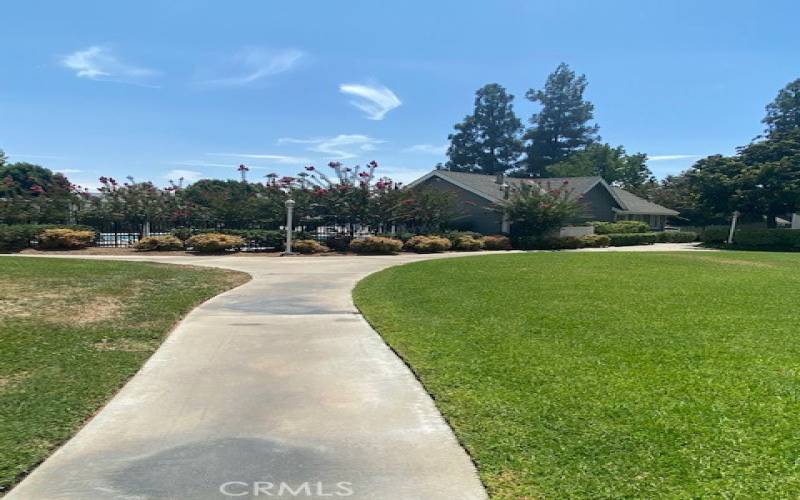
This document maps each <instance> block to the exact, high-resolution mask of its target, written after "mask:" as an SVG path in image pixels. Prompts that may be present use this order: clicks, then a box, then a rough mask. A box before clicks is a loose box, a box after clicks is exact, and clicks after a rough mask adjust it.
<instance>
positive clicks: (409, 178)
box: [375, 165, 433, 184]
mask: <svg viewBox="0 0 800 500" xmlns="http://www.w3.org/2000/svg"><path fill="white" fill-rule="evenodd" d="M431 170H433V169H432V168H431V167H396V166H392V165H385V166H384V165H381V166H380V167H379V168H378V170H377V171H376V172H375V175H377V176H378V177H389V178H390V179H392V180H393V181H396V182H402V183H403V184H409V183H411V182H413V181H415V180H417V179H419V178H420V177H422V176H423V175H425V174H427V173H428V172H430V171H431Z"/></svg>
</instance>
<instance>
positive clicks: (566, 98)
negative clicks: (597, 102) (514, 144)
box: [523, 63, 600, 177]
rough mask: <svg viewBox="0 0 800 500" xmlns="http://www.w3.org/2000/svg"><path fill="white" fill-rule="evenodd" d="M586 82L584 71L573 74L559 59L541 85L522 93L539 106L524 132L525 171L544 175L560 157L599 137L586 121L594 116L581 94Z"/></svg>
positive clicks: (589, 105) (592, 106)
mask: <svg viewBox="0 0 800 500" xmlns="http://www.w3.org/2000/svg"><path fill="white" fill-rule="evenodd" d="M587 85H588V81H587V80H586V76H585V75H580V76H579V75H576V74H575V72H574V71H573V70H572V69H570V67H569V66H568V65H567V64H566V63H561V64H559V65H558V68H556V70H555V71H554V72H553V73H551V74H550V76H548V77H547V82H546V83H545V86H544V88H543V89H530V90H528V92H527V93H526V94H525V97H527V98H528V99H529V100H530V101H531V102H535V103H538V104H540V105H541V107H542V108H541V110H540V111H539V112H538V113H534V114H533V115H532V116H531V118H530V123H531V125H532V126H531V127H530V128H529V129H528V130H527V131H526V132H525V139H526V140H527V141H528V142H527V144H526V148H525V152H526V158H525V160H523V165H524V170H523V172H524V173H525V174H527V175H530V176H533V177H545V176H546V175H547V167H548V166H549V165H553V164H556V163H559V162H562V161H564V160H565V159H567V158H568V157H569V156H570V155H572V154H573V153H575V152H576V151H580V150H582V149H584V148H586V147H587V146H588V145H589V144H592V143H593V142H595V141H597V140H599V139H600V138H599V137H598V136H597V131H598V130H599V127H598V125H596V124H589V122H590V121H591V120H592V119H593V118H594V105H593V104H592V103H591V102H589V101H587V100H585V99H584V98H583V93H584V91H585V90H586V86H587Z"/></svg>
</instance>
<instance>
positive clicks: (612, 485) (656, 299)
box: [355, 252, 800, 499]
mask: <svg viewBox="0 0 800 500" xmlns="http://www.w3.org/2000/svg"><path fill="white" fill-rule="evenodd" d="M355 299H356V302H357V304H358V306H359V307H360V308H361V309H362V311H363V312H364V313H365V315H366V317H367V319H368V320H369V321H370V322H371V323H372V324H373V325H374V326H375V327H376V328H377V329H378V331H379V332H381V334H382V335H383V336H384V338H385V339H386V340H387V341H388V343H389V344H390V345H391V346H392V347H393V348H394V349H396V350H397V351H398V352H399V353H400V355H401V356H403V357H404V358H405V359H406V360H407V361H408V363H409V364H410V365H411V366H412V368H413V369H414V370H415V371H416V373H417V374H418V376H419V377H420V379H421V380H422V382H423V383H424V384H425V386H426V388H427V389H428V390H429V391H430V392H431V393H432V394H433V396H434V397H435V399H436V402H437V404H438V406H439V408H440V409H441V410H442V412H443V414H444V415H445V417H446V418H447V419H448V421H449V422H450V424H451V425H452V427H453V428H454V429H455V432H456V434H457V435H458V438H459V439H460V440H461V442H462V443H463V444H464V446H465V447H466V448H467V449H468V451H469V452H470V454H471V455H472V457H473V458H474V459H475V461H476V462H477V464H478V466H479V469H480V474H481V477H482V479H483V481H484V482H485V484H486V485H487V487H488V488H489V491H490V493H491V494H492V496H493V497H495V498H513V499H520V498H574V497H583V498H620V497H629V498H631V497H636V498H654V497H659V498H664V497H669V498H701V497H702V498H705V497H722V498H731V497H745V498H797V497H798V496H800V302H799V300H800V255H798V254H780V253H774V254H767V253H753V252H746V253H736V252H719V253H700V252H695V253H672V254H668V253H660V254H653V253H531V254H509V255H502V256H484V257H468V258H457V259H448V260H438V261H428V262H422V263H415V264H411V265H407V266H402V267H396V268H391V269H388V270H386V271H383V272H381V273H378V274H375V275H372V276H370V277H368V278H366V279H365V280H364V281H362V282H361V283H360V284H359V285H358V286H357V288H356V290H355Z"/></svg>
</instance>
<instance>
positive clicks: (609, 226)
mask: <svg viewBox="0 0 800 500" xmlns="http://www.w3.org/2000/svg"><path fill="white" fill-rule="evenodd" d="M592 225H593V226H594V232H595V233H597V234H623V233H649V232H650V226H649V225H648V224H647V223H644V222H641V221H637V220H621V221H617V222H593V223H592Z"/></svg>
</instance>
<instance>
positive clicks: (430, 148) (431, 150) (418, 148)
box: [405, 144, 448, 156]
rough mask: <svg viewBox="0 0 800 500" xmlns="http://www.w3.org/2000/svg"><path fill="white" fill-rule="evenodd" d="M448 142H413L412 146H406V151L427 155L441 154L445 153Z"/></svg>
mask: <svg viewBox="0 0 800 500" xmlns="http://www.w3.org/2000/svg"><path fill="white" fill-rule="evenodd" d="M447 147H448V144H441V145H438V146H437V145H435V144H414V145H413V146H411V147H409V148H406V149H405V151H406V153H422V154H428V155H438V156H442V155H444V154H445V153H447Z"/></svg>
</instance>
